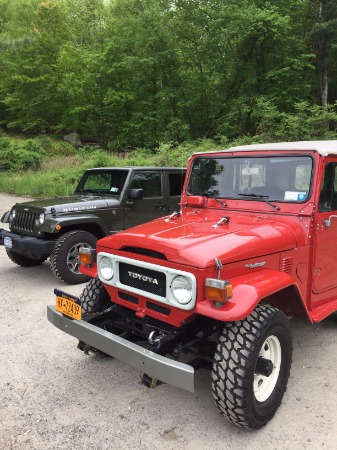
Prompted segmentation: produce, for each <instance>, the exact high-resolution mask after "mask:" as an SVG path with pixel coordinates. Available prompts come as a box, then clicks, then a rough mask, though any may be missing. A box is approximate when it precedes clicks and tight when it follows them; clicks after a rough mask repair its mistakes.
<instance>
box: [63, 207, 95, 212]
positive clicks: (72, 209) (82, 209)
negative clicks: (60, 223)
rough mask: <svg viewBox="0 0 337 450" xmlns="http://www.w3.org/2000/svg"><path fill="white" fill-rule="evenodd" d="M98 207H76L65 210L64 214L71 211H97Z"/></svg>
mask: <svg viewBox="0 0 337 450" xmlns="http://www.w3.org/2000/svg"><path fill="white" fill-rule="evenodd" d="M96 208H97V206H74V208H63V209H62V211H63V212H70V211H87V210H90V209H96Z"/></svg>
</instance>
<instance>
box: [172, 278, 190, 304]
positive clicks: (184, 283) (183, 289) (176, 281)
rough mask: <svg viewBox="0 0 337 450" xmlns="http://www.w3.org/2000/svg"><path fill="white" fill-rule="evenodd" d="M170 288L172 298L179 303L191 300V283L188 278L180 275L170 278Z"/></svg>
mask: <svg viewBox="0 0 337 450" xmlns="http://www.w3.org/2000/svg"><path fill="white" fill-rule="evenodd" d="M171 289H172V293H173V295H174V298H175V299H176V300H177V302H178V303H180V304H181V305H186V304H187V303H189V302H190V301H191V299H192V283H191V281H190V280H189V279H188V278H186V277H183V276H182V275H178V276H176V277H175V278H173V280H172V284H171Z"/></svg>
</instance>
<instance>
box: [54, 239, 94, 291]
mask: <svg viewBox="0 0 337 450" xmlns="http://www.w3.org/2000/svg"><path fill="white" fill-rule="evenodd" d="M96 242H97V238H96V236H94V235H93V234H91V233H88V232H87V231H82V230H75V231H69V232H68V233H65V234H63V235H62V236H61V237H59V238H58V239H57V241H56V242H55V246H54V249H53V252H52V254H51V255H50V268H51V271H52V273H53V274H54V275H55V276H56V277H57V278H59V279H60V280H62V281H64V282H65V283H68V284H79V283H85V282H86V281H89V280H90V277H88V276H87V275H84V274H82V273H80V272H79V271H78V269H79V266H80V262H79V259H78V250H79V249H80V247H88V248H89V247H90V248H95V246H96Z"/></svg>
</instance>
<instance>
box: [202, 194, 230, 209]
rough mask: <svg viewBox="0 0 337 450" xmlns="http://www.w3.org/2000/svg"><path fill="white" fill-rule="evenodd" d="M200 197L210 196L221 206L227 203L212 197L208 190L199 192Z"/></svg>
mask: <svg viewBox="0 0 337 450" xmlns="http://www.w3.org/2000/svg"><path fill="white" fill-rule="evenodd" d="M199 195H201V196H202V197H207V198H212V199H213V200H215V201H216V202H218V203H220V205H222V206H227V203H224V202H223V201H221V200H220V199H218V198H216V197H214V195H212V194H209V193H208V192H202V193H201V194H199Z"/></svg>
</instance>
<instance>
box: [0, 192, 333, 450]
mask: <svg viewBox="0 0 337 450" xmlns="http://www.w3.org/2000/svg"><path fill="white" fill-rule="evenodd" d="M22 200H23V199H21V198H18V199H17V198H14V197H11V196H9V195H5V194H0V217H1V216H2V214H3V213H4V212H5V211H7V210H8V209H10V207H11V206H12V205H13V204H14V203H15V202H17V201H22ZM1 226H3V224H1ZM0 265H1V269H0V286H1V294H0V297H1V315H0V331H1V335H0V351H1V353H0V355H1V359H0V402H1V403H0V449H6V450H7V449H19V448H20V449H34V450H39V449H41V450H48V449H58V450H59V449H62V450H63V449H90V450H91V449H100V450H103V449H134V448H136V449H137V450H142V449H164V450H165V449H175V450H176V449H186V450H195V449H233V450H236V449H254V450H255V449H264V450H265V449H268V450H272V449H283V450H284V449H309V448H310V449H315V450H316V449H317V448H324V449H337V407H336V405H337V315H336V314H334V315H332V316H330V317H329V318H328V319H326V320H325V321H324V322H322V323H320V324H316V325H311V324H309V323H306V322H301V321H298V320H292V321H291V326H292V332H293V340H294V342H293V344H294V355H293V366H292V371H291V378H290V381H289V384H288V390H287V392H286V394H285V397H284V400H283V403H282V405H281V407H280V409H279V410H278V412H277V414H276V416H275V417H274V419H273V420H272V421H271V422H270V423H269V424H268V425H267V426H266V427H264V428H263V429H261V430H260V431H257V432H247V431H243V430H241V429H239V428H237V427H235V426H234V425H232V424H230V423H228V422H227V421H226V420H225V419H224V418H222V417H221V416H220V414H219V413H218V412H217V409H216V407H215V405H214V404H213V400H212V394H211V378H210V373H209V372H206V371H200V372H198V373H197V376H196V392H195V393H194V394H191V393H188V392H184V391H182V390H179V389H176V388H174V387H172V386H169V385H165V384H164V385H160V386H158V387H157V388H156V389H155V390H149V389H147V388H146V387H144V386H143V385H142V384H141V383H140V379H141V374H140V373H138V372H137V371H136V370H134V369H132V368H130V367H128V366H126V365H125V364H122V363H121V362H119V361H117V360H114V359H107V358H104V357H101V356H94V355H90V356H85V355H83V353H82V352H80V351H79V350H77V348H76V344H77V342H76V340H75V339H74V338H72V337H70V336H68V335H66V334H63V333H62V332H60V331H59V330H57V329H56V328H55V327H53V326H52V325H51V324H50V323H49V322H48V321H47V318H46V307H47V305H48V304H53V303H54V294H53V289H54V287H57V288H60V289H64V290H67V291H68V292H70V293H72V294H75V295H77V294H79V293H80V292H81V291H82V289H83V288H84V285H79V286H67V285H64V284H63V283H61V282H59V281H57V279H56V278H55V277H53V275H52V274H51V272H50V270H49V265H48V261H47V262H45V263H44V264H43V265H42V266H40V267H33V268H22V267H18V266H16V265H15V264H14V263H12V262H11V261H10V260H9V259H8V257H7V255H6V252H5V249H4V248H3V247H2V246H0Z"/></svg>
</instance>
